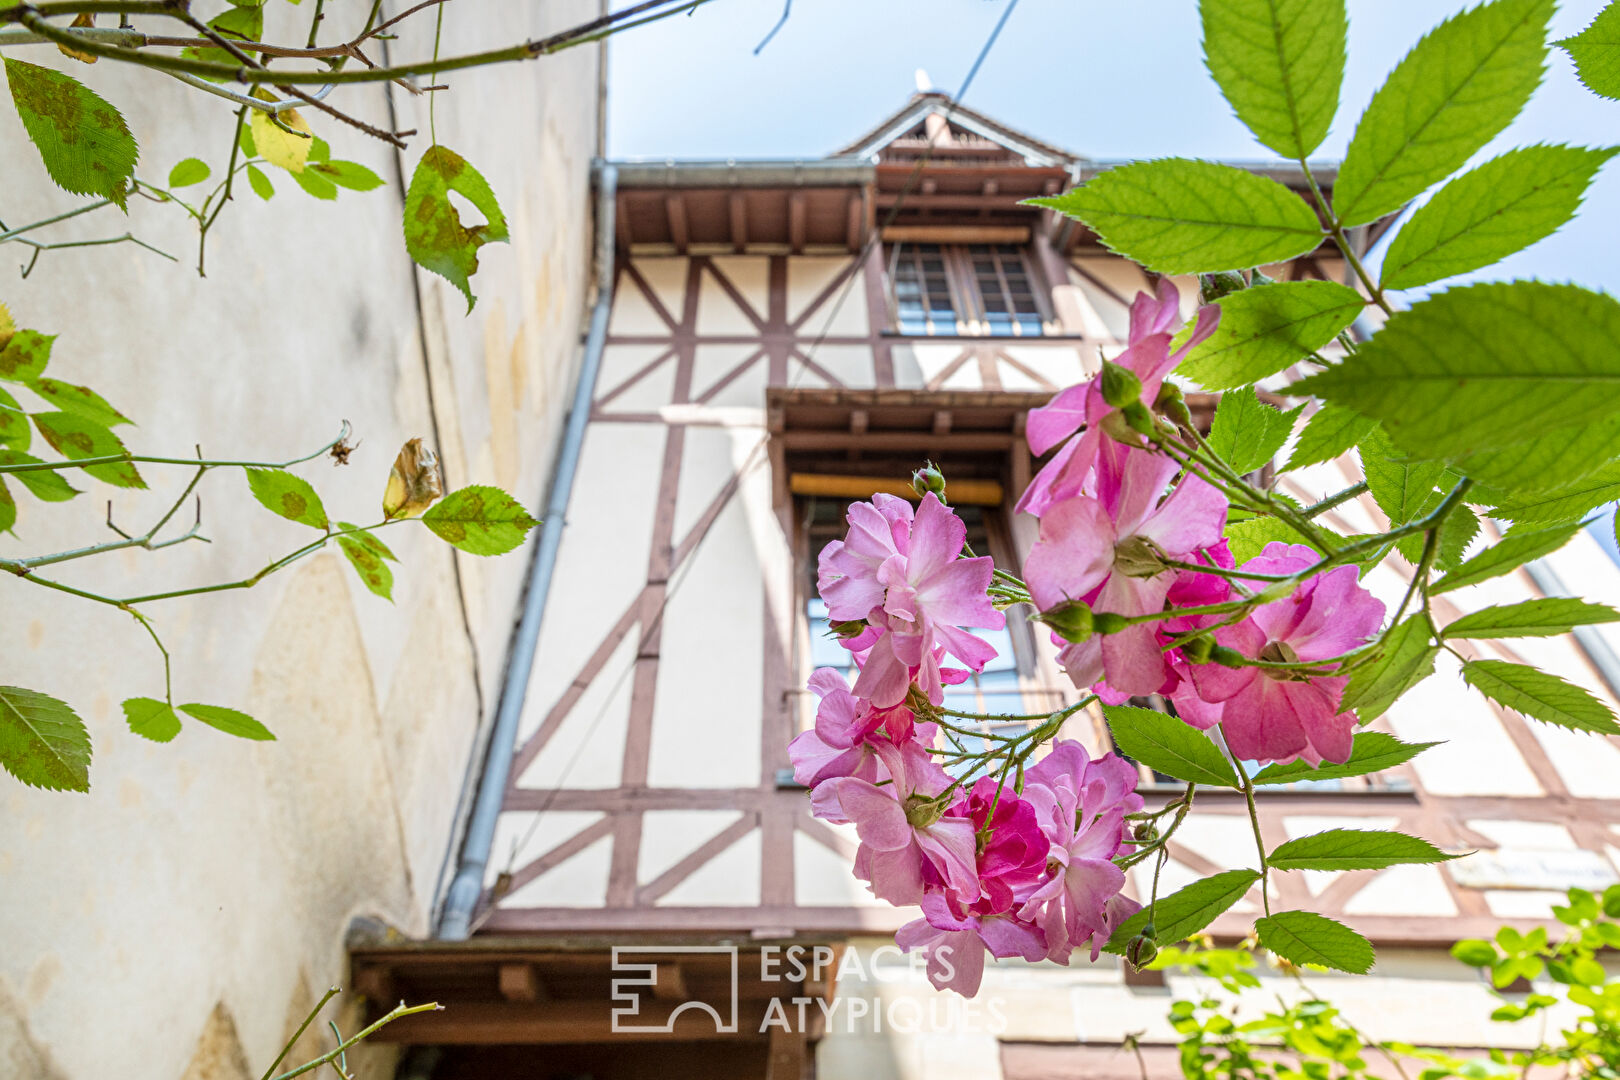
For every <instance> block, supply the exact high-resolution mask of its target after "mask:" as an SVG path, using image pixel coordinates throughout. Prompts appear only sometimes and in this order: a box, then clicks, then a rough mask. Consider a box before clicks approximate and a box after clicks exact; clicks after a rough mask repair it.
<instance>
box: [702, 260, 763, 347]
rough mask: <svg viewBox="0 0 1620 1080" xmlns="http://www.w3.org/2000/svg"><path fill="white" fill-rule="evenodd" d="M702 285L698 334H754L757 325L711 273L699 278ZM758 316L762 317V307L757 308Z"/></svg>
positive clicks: (757, 329)
mask: <svg viewBox="0 0 1620 1080" xmlns="http://www.w3.org/2000/svg"><path fill="white" fill-rule="evenodd" d="M699 280H700V281H701V282H702V285H701V286H700V287H699V293H698V310H697V332H698V333H699V334H744V335H756V334H758V333H759V327H758V326H757V325H755V323H754V321H753V320H752V319H750V318H749V317H748V314H747V313H746V312H744V311H743V310H742V308H740V307H738V306H737V303H736V301H734V300H733V299H732V298H731V296H730V294H729V293H727V292H726V290H725V289H724V288H723V287H722V286H721V285H720V282H719V281H717V280H716V279H715V277H714V275H713V274H710V273H708V272H707V271H705V272H704V274H703V275H702V277H701V278H700V279H699ZM757 314H758V316H759V317H760V318H761V319H763V317H764V314H765V313H764V309H763V308H761V309H758V311H757Z"/></svg>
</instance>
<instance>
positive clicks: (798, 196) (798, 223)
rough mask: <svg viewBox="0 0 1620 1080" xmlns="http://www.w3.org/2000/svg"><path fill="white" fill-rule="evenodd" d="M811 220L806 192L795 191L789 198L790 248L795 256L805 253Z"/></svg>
mask: <svg viewBox="0 0 1620 1080" xmlns="http://www.w3.org/2000/svg"><path fill="white" fill-rule="evenodd" d="M808 220H809V209H808V205H807V204H806V202H805V198H804V192H802V191H795V192H794V193H793V194H792V195H791V196H789V197H788V247H789V248H791V249H792V251H793V254H795V255H802V254H803V253H804V235H805V229H806V226H807V224H808Z"/></svg>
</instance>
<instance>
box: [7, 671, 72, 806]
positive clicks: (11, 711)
mask: <svg viewBox="0 0 1620 1080" xmlns="http://www.w3.org/2000/svg"><path fill="white" fill-rule="evenodd" d="M0 767H3V768H4V769H5V770H6V772H8V773H10V774H11V775H12V776H15V777H16V778H17V779H18V780H21V781H22V782H23V783H25V784H27V785H28V786H29V787H37V788H45V789H47V790H49V791H89V790H90V733H89V731H87V730H86V729H85V726H84V721H83V720H80V719H79V717H78V715H77V714H75V713H74V711H73V710H72V709H70V708H68V706H67V704H66V703H65V702H61V701H58V700H56V699H55V698H53V697H47V696H46V695H44V694H41V693H40V692H39V691H37V690H28V689H24V688H23V687H20V686H0Z"/></svg>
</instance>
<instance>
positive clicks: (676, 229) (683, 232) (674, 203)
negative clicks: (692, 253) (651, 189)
mask: <svg viewBox="0 0 1620 1080" xmlns="http://www.w3.org/2000/svg"><path fill="white" fill-rule="evenodd" d="M664 212H665V214H667V215H668V216H669V239H670V243H672V244H674V245H675V250H676V251H677V252H679V253H680V254H682V255H685V254H686V249H687V246H688V242H689V240H690V234H689V233H688V232H687V228H686V200H684V199H683V198H681V196H680V195H666V196H664Z"/></svg>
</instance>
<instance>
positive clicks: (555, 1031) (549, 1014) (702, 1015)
mask: <svg viewBox="0 0 1620 1080" xmlns="http://www.w3.org/2000/svg"><path fill="white" fill-rule="evenodd" d="M684 1004H686V1003H685V1002H673V1001H658V1000H654V999H648V998H643V999H641V1003H640V1007H639V1008H638V1009H637V1010H636V1012H635V1014H634V1016H633V1017H627V1018H625V1019H624V1020H621V1023H620V1025H619V1026H621V1027H623V1025H624V1024H626V1023H628V1024H631V1025H634V1027H635V1029H636V1030H620V1031H615V1030H614V1026H615V1025H614V1023H613V1020H614V1016H613V1009H614V1004H613V1003H611V1002H609V1001H608V1000H606V999H601V1000H594V1001H539V1002H533V1003H530V1002H483V1001H462V1002H456V1003H454V1006H453V1007H451V1008H446V1009H444V1010H442V1011H440V1012H427V1013H417V1014H416V1015H414V1016H404V1017H401V1018H400V1019H398V1020H395V1021H394V1022H393V1023H391V1024H389V1025H388V1026H387V1027H385V1028H383V1029H382V1030H380V1031H378V1032H377V1033H376V1034H375V1035H373V1036H372V1037H371V1038H372V1041H374V1042H389V1043H405V1044H416V1045H421V1044H427V1045H438V1046H489V1045H498V1044H505V1045H527V1046H541V1045H553V1044H558V1043H590V1042H622V1041H625V1040H639V1041H642V1042H674V1041H699V1040H702V1041H714V1040H727V1041H730V1040H738V1039H758V1038H759V1035H758V1032H759V1030H760V1028H761V1026H762V1025H763V1023H764V1021H765V1010H766V1007H767V1006H766V1002H764V1001H748V1000H744V1001H740V1002H738V1005H737V1030H736V1031H735V1032H720V1031H716V1030H715V1026H716V1025H715V1022H714V1017H713V1016H710V1015H709V1014H708V1013H707V1012H705V1011H703V1010H701V1009H697V1008H690V1009H682V1008H681V1006H682V1005H684ZM717 1007H718V1008H719V1010H720V1012H721V1014H722V1015H724V1013H725V1012H726V1010H727V1009H729V1002H727V1003H720V1004H719V1005H718V1006H717ZM665 1027H667V1028H668V1029H669V1030H667V1031H659V1030H649V1029H657V1028H665Z"/></svg>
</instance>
